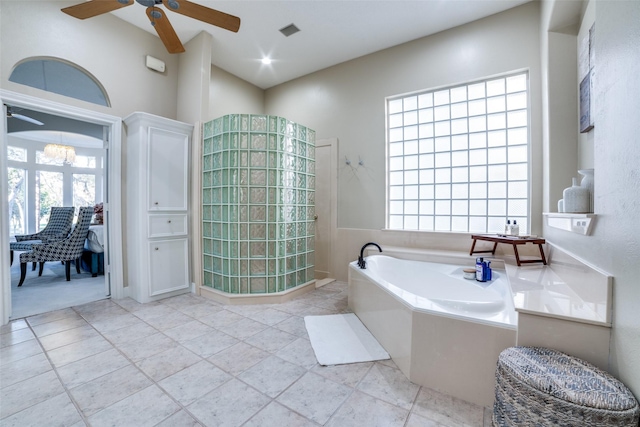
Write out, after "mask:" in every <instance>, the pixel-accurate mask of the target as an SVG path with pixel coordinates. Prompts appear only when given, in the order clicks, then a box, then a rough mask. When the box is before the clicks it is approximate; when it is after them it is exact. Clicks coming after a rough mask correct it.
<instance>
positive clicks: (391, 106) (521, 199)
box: [387, 72, 529, 233]
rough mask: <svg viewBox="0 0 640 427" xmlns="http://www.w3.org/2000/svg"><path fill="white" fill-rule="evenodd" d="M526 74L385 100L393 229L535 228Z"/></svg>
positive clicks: (480, 230)
mask: <svg viewBox="0 0 640 427" xmlns="http://www.w3.org/2000/svg"><path fill="white" fill-rule="evenodd" d="M528 105H529V102H528V73H526V72H524V73H517V74H511V75H507V76H503V77H497V78H490V79H487V80H483V81H477V82H473V83H469V84H464V85H456V86H451V87H447V88H440V89H435V90H428V91H423V92H419V93H413V94H410V95H402V96H397V97H392V98H388V99H387V161H388V163H387V171H388V176H387V227H388V228H390V229H396V230H425V231H451V232H476V233H487V232H494V233H495V232H502V231H503V230H504V224H505V223H506V221H507V219H509V220H511V221H512V222H513V220H517V222H518V224H520V230H521V233H525V232H527V230H529V110H528Z"/></svg>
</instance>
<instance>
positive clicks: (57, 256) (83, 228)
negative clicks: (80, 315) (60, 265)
mask: <svg viewBox="0 0 640 427" xmlns="http://www.w3.org/2000/svg"><path fill="white" fill-rule="evenodd" d="M92 217H93V207H92V206H85V207H81V208H80V209H79V211H78V221H77V222H76V226H75V228H74V229H73V231H72V232H71V234H70V235H69V236H68V237H67V238H66V239H63V240H58V241H54V242H51V243H39V244H38V243H34V244H32V245H31V251H29V252H24V253H21V254H20V283H18V286H22V283H23V282H24V279H25V276H26V274H27V263H29V262H34V263H35V262H40V263H44V262H47V261H62V262H64V264H65V273H66V276H67V282H68V281H70V280H71V261H76V271H77V272H78V273H80V261H79V258H80V257H81V256H82V251H83V249H84V242H85V240H86V238H87V234H88V232H89V224H90V223H91V218H92ZM40 265H42V264H40Z"/></svg>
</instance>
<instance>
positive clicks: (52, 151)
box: [44, 144, 76, 164]
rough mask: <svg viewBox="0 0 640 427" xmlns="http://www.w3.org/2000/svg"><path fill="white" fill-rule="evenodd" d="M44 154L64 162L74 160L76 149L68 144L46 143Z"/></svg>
mask: <svg viewBox="0 0 640 427" xmlns="http://www.w3.org/2000/svg"><path fill="white" fill-rule="evenodd" d="M44 155H45V156H46V157H49V158H51V159H58V160H62V161H63V162H64V163H69V164H71V163H73V162H75V161H76V150H75V148H73V147H72V146H70V145H62V144H47V145H46V146H45V147H44Z"/></svg>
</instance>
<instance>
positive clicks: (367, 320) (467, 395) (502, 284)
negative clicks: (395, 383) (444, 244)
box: [349, 250, 517, 406]
mask: <svg viewBox="0 0 640 427" xmlns="http://www.w3.org/2000/svg"><path fill="white" fill-rule="evenodd" d="M385 252H387V251H386V250H385ZM411 255H412V256H413V257H414V258H415V251H412V252H411ZM397 256H402V253H400V252H398V251H395V252H394V257H389V256H386V255H373V256H368V257H366V261H367V265H366V269H364V270H363V269H360V268H359V267H358V265H357V263H356V262H352V263H351V264H350V265H349V307H350V308H351V309H352V310H353V311H354V313H355V314H356V315H357V316H358V317H359V318H360V320H362V322H363V323H364V324H365V326H367V328H368V329H369V330H370V331H371V333H372V334H373V335H374V336H375V337H376V339H377V340H378V341H379V342H380V343H381V344H382V346H383V347H384V348H385V349H386V350H387V352H388V353H389V354H390V355H391V357H392V359H393V360H394V362H395V363H396V365H398V367H399V368H400V369H401V370H402V372H403V373H404V374H405V375H406V376H407V377H408V378H409V379H410V380H411V381H412V382H414V383H416V384H419V385H424V386H426V387H429V388H432V389H435V390H439V391H441V392H443V393H446V394H449V395H452V396H455V397H458V398H460V399H464V400H466V401H469V402H473V403H476V404H478V405H482V406H490V405H491V404H492V403H493V396H494V391H493V390H494V385H495V379H494V378H495V366H496V363H497V360H498V355H499V354H500V352H501V351H502V350H503V349H505V348H507V347H511V346H513V345H515V342H516V328H517V316H516V312H515V309H514V307H513V301H512V298H511V294H510V290H509V284H508V282H507V278H506V275H505V274H504V273H503V272H502V271H500V270H497V269H495V268H494V269H493V280H492V281H490V282H477V281H475V280H467V279H464V278H463V277H462V269H463V268H468V267H472V266H473V265H474V262H475V261H474V260H475V258H471V257H469V256H468V255H467V256H466V257H456V258H454V259H451V260H449V261H454V262H456V264H450V263H440V262H437V263H434V262H422V261H411V260H406V259H400V258H396V257H397ZM438 258H440V259H442V257H438Z"/></svg>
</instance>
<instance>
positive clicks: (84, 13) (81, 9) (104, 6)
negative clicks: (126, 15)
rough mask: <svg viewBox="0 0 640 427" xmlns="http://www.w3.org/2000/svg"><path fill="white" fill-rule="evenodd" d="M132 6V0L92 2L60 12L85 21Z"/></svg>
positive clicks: (98, 0)
mask: <svg viewBox="0 0 640 427" xmlns="http://www.w3.org/2000/svg"><path fill="white" fill-rule="evenodd" d="M132 4H133V0H122V1H120V0H92V1H88V2H84V3H80V4H77V5H75V6H69V7H65V8H63V9H61V10H62V11H63V12H64V13H66V14H67V15H71V16H73V17H74V18H78V19H87V18H92V17H94V16H98V15H102V14H103V13H108V12H111V11H114V10H117V9H120V8H121V7H127V6H130V5H132Z"/></svg>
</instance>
